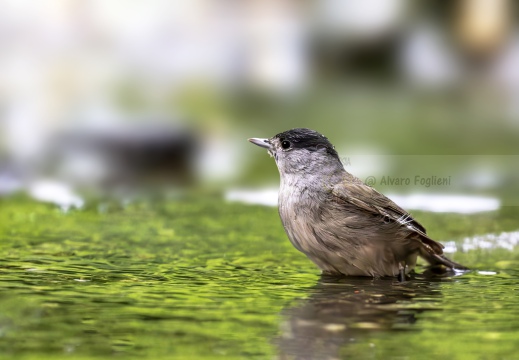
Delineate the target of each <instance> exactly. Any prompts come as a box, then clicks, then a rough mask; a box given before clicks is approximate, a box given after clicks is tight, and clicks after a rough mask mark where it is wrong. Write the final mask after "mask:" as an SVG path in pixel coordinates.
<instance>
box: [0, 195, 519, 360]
mask: <svg viewBox="0 0 519 360" xmlns="http://www.w3.org/2000/svg"><path fill="white" fill-rule="evenodd" d="M415 215H416V217H417V218H418V219H420V221H421V222H422V223H423V224H424V225H425V226H426V227H427V228H428V229H429V233H430V234H431V236H433V237H434V238H436V239H438V240H440V241H442V242H444V243H449V244H450V245H449V246H450V248H451V249H454V251H455V252H453V253H452V254H451V255H450V256H451V257H452V258H453V259H454V260H456V261H459V262H462V263H464V264H465V265H468V266H470V267H471V268H473V270H472V271H471V272H469V273H465V274H460V275H459V276H451V277H430V276H428V275H427V274H418V275H416V276H415V278H414V279H412V280H411V281H408V282H405V283H403V284H400V283H398V282H395V281H394V280H391V279H388V280H386V279H380V280H373V279H369V278H343V279H336V278H322V277H321V276H320V275H319V272H318V271H317V269H316V268H315V267H314V266H313V265H312V264H311V263H310V262H309V261H308V260H307V259H306V258H305V257H304V256H302V255H301V254H299V253H298V252H297V251H296V250H294V249H293V248H292V246H291V245H290V244H289V242H288V240H287V239H286V237H285V235H284V232H283V229H282V227H281V225H280V222H279V219H278V216H277V212H276V210H275V209H273V208H270V207H261V206H247V205H240V204H228V203H226V202H224V201H223V200H221V199H220V198H219V197H212V196H206V197H205V198H202V197H196V198H186V199H179V200H171V201H167V202H149V201H142V202H135V203H132V204H130V205H126V206H121V205H118V204H117V203H102V204H99V203H96V204H92V205H88V206H87V208H85V209H84V210H76V211H71V212H68V213H63V212H62V211H61V210H59V209H58V208H56V207H54V206H52V205H46V204H41V203H37V202H34V201H31V200H28V199H25V198H14V199H0V238H1V244H0V256H1V263H0V354H1V355H0V357H1V356H5V357H17V358H31V359H40V358H41V359H44V358H45V359H46V358H52V359H61V358H63V359H65V358H67V359H70V358H74V359H76V358H84V359H93V358H105V357H108V356H116V357H119V358H150V359H161V358H164V359H165V358H178V359H210V358H222V359H223V358H224V359H243V358H251V359H272V358H280V359H336V358H355V359H415V358H417V359H421V358H448V359H474V358H482V359H517V358H519V355H517V354H519V341H517V339H519V296H518V295H519V250H518V248H517V246H516V245H517V242H515V243H514V242H513V239H515V237H514V236H516V234H517V233H516V231H517V230H518V229H519V220H517V219H518V215H519V209H517V208H503V209H501V210H500V211H496V212H488V213H480V214H472V215H461V214H433V213H418V212H417V213H415ZM491 234H494V235H491ZM481 239H483V240H481ZM503 243H506V244H508V245H507V246H508V247H503V246H501V245H502V244H503ZM465 244H471V246H469V247H467V246H466V245H465ZM482 244H483V245H482ZM500 244H501V245H500Z"/></svg>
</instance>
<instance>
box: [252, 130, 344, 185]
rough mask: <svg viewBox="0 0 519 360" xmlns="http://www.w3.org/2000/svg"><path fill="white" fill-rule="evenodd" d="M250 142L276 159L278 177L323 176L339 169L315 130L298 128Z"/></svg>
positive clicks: (331, 148) (328, 146) (334, 155)
mask: <svg viewBox="0 0 519 360" xmlns="http://www.w3.org/2000/svg"><path fill="white" fill-rule="evenodd" d="M249 141H250V142H251V143H253V144H255V145H258V146H260V147H263V148H265V149H267V150H268V153H269V154H270V155H271V156H272V157H274V159H275V160H276V165H277V166H278V169H279V173H280V174H281V176H284V175H287V174H300V175H310V174H312V175H316V174H323V175H326V174H327V173H329V172H330V171H332V172H335V171H337V170H342V169H343V166H342V164H341V161H340V159H339V155H338V154H337V151H335V147H334V146H333V145H332V144H331V143H330V141H328V139H327V138H326V137H325V136H324V135H321V134H320V133H318V132H317V131H314V130H310V129H305V128H297V129H292V130H288V131H285V132H282V133H279V134H277V135H275V136H273V137H272V138H270V139H259V138H251V139H249Z"/></svg>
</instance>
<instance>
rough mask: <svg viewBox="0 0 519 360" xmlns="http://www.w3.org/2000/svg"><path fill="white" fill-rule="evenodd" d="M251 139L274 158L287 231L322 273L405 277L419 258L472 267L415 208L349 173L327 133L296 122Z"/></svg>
mask: <svg viewBox="0 0 519 360" xmlns="http://www.w3.org/2000/svg"><path fill="white" fill-rule="evenodd" d="M248 140H249V141H250V142H251V143H253V144H254V145H257V146H259V147H262V148H265V149H267V151H268V153H269V154H270V156H271V157H273V158H274V160H275V162H276V165H277V168H278V170H279V174H280V187H279V196H278V211H279V216H280V218H281V222H282V224H283V227H284V229H285V232H286V234H287V236H288V238H289V240H290V242H291V243H292V245H294V247H295V248H296V249H297V250H299V251H301V252H302V253H304V254H305V255H306V256H307V257H308V258H309V259H310V260H311V261H312V262H314V263H315V264H316V265H317V267H319V268H320V269H321V271H322V274H324V275H332V276H337V275H338V276H369V277H373V278H381V277H397V278H398V279H399V280H400V281H405V279H406V276H409V274H410V273H411V272H412V271H413V269H414V268H415V265H416V261H417V258H418V256H420V257H421V258H423V259H425V260H426V261H427V262H428V263H429V264H430V265H431V266H433V267H437V268H441V269H444V270H445V271H451V270H452V271H453V270H455V269H457V270H467V269H468V268H466V267H465V266H463V265H461V264H458V263H456V262H454V261H452V260H450V259H448V258H447V257H445V256H444V255H443V248H444V247H443V245H442V244H441V243H439V242H437V241H435V240H433V239H431V238H430V237H429V236H428V235H427V232H426V230H425V228H424V227H423V226H422V225H421V224H420V223H419V222H418V221H417V220H415V219H414V218H413V217H412V216H411V214H409V213H408V212H407V211H405V210H404V209H402V208H401V207H400V206H398V205H397V204H395V203H394V202H393V201H392V200H391V199H389V198H388V197H386V196H384V195H383V194H381V193H379V192H378V191H377V190H375V189H374V188H373V187H371V186H369V185H367V184H365V183H364V182H363V181H362V180H361V179H359V178H358V177H356V176H354V175H352V174H350V173H349V172H348V171H346V170H345V168H344V166H343V164H342V162H341V159H340V157H339V154H338V153H337V151H336V150H335V147H334V146H333V145H332V144H331V143H330V141H329V140H328V138H326V137H325V136H324V135H322V134H320V133H318V132H317V131H315V130H311V129H307V128H295V129H291V130H287V131H284V132H281V133H279V134H277V135H275V136H273V137H272V138H268V139H262V138H250V139H248Z"/></svg>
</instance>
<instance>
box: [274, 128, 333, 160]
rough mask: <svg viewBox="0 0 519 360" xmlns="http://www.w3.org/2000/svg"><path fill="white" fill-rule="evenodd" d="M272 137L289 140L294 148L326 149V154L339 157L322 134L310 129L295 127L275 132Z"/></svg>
mask: <svg viewBox="0 0 519 360" xmlns="http://www.w3.org/2000/svg"><path fill="white" fill-rule="evenodd" d="M274 138H276V139H279V140H280V141H285V140H286V141H289V142H290V143H291V146H292V148H294V149H307V150H308V151H317V150H319V149H326V152H327V153H328V154H330V155H332V156H334V157H336V158H337V159H339V155H338V154H337V151H335V148H334V146H333V145H332V144H331V143H330V141H328V139H327V138H326V137H325V136H324V135H322V134H320V133H318V132H317V131H314V130H311V129H306V128H297V129H292V130H287V131H284V132H282V133H279V134H277V135H276V136H274Z"/></svg>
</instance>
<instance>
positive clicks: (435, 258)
mask: <svg viewBox="0 0 519 360" xmlns="http://www.w3.org/2000/svg"><path fill="white" fill-rule="evenodd" d="M420 255H421V256H422V257H423V258H424V259H425V260H426V261H427V262H428V263H429V264H431V265H432V266H438V265H443V266H446V267H448V268H451V269H456V270H469V268H468V267H466V266H463V265H461V264H458V263H457V262H454V261H452V260H451V259H448V258H447V257H446V256H445V255H443V254H441V255H440V254H435V253H432V252H430V251H427V250H426V249H422V251H421V253H420Z"/></svg>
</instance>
